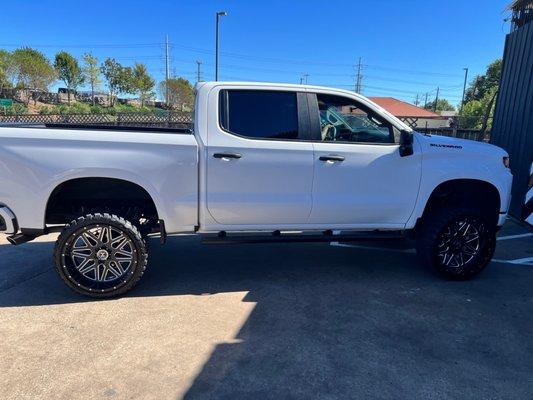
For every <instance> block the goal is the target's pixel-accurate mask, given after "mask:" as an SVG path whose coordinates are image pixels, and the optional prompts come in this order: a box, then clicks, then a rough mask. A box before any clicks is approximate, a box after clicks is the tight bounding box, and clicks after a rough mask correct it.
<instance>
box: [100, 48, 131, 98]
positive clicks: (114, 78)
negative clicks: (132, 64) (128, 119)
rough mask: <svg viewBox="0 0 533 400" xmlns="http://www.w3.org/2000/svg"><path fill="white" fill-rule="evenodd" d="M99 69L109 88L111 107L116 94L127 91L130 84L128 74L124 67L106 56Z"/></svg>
mask: <svg viewBox="0 0 533 400" xmlns="http://www.w3.org/2000/svg"><path fill="white" fill-rule="evenodd" d="M100 71H101V72H102V75H103V76H104V78H105V80H106V83H107V87H108V89H109V97H110V104H111V107H113V106H114V105H115V97H116V96H117V94H119V93H124V92H125V91H127V89H128V86H129V85H130V82H129V80H130V76H128V75H129V74H128V73H127V72H125V68H124V67H123V66H122V65H121V64H120V63H119V62H117V61H116V60H115V59H114V58H107V59H106V60H105V61H104V63H103V64H102V66H101V68H100Z"/></svg>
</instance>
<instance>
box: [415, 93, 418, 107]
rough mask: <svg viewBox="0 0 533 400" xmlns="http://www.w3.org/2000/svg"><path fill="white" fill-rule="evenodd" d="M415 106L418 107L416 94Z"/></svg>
mask: <svg viewBox="0 0 533 400" xmlns="http://www.w3.org/2000/svg"><path fill="white" fill-rule="evenodd" d="M415 106H417V107H418V93H417V94H416V99H415Z"/></svg>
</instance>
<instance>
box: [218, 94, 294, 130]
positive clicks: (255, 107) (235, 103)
mask: <svg viewBox="0 0 533 400" xmlns="http://www.w3.org/2000/svg"><path fill="white" fill-rule="evenodd" d="M220 105H221V112H220V124H221V125H222V127H223V128H224V129H225V130H227V131H229V132H232V133H235V134H237V135H241V136H246V137H251V138H268V139H297V138H298V107H297V105H296V93H292V92H273V91H265V90H224V91H222V92H221V95H220Z"/></svg>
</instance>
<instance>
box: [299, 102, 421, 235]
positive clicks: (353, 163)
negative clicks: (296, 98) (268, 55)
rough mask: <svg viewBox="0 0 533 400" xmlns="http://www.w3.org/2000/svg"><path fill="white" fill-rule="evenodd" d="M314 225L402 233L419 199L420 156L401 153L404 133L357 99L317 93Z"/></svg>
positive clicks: (313, 117) (313, 118)
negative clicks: (384, 229) (375, 229)
mask: <svg viewBox="0 0 533 400" xmlns="http://www.w3.org/2000/svg"><path fill="white" fill-rule="evenodd" d="M311 96H312V97H314V99H310V101H309V104H310V118H311V125H312V126H314V128H313V132H314V133H313V136H314V140H313V142H314V183H313V211H312V213H311V216H310V218H309V223H312V224H321V223H326V224H332V225H336V226H346V227H352V228H367V229H368V228H391V229H394V228H398V229H401V228H402V227H403V225H404V224H405V223H406V222H407V220H408V219H409V216H410V215H411V213H412V211H413V209H414V206H415V203H416V199H417V196H418V190H419V184H420V176H421V154H420V150H419V149H418V147H417V146H415V153H414V154H413V155H411V156H408V157H400V154H399V145H398V138H399V130H398V129H397V128H395V127H394V126H393V125H392V124H391V123H390V122H389V121H387V120H386V119H385V118H384V117H383V116H381V115H380V113H379V111H377V110H376V109H372V108H371V107H370V106H368V105H364V104H362V103H360V102H358V101H357V100H355V99H352V98H350V97H344V96H337V95H331V94H321V93H318V94H316V95H315V94H313V95H311Z"/></svg>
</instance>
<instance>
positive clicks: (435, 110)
mask: <svg viewBox="0 0 533 400" xmlns="http://www.w3.org/2000/svg"><path fill="white" fill-rule="evenodd" d="M439 89H440V88H439V87H438V86H437V95H436V96H435V104H434V105H433V112H437V103H438V102H439Z"/></svg>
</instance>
